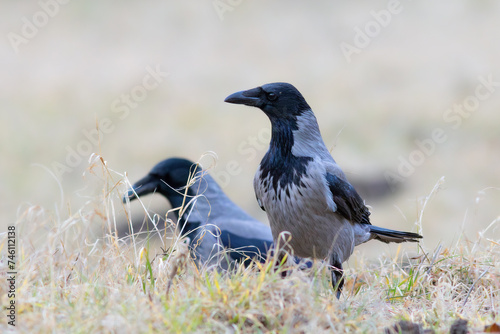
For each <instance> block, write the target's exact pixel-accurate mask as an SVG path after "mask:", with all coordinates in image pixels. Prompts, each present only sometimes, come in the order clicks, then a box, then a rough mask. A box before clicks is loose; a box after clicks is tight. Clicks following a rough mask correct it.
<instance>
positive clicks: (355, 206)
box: [326, 173, 371, 225]
mask: <svg viewBox="0 0 500 334" xmlns="http://www.w3.org/2000/svg"><path fill="white" fill-rule="evenodd" d="M326 180H327V182H328V186H329V187H330V192H331V193H332V197H333V201H334V202H335V204H336V205H337V212H338V213H339V214H340V215H342V216H343V217H344V218H346V219H347V220H349V221H351V222H353V223H359V224H369V225H371V223H370V219H369V218H368V217H369V216H370V211H368V208H367V207H366V206H365V203H364V202H363V199H362V198H361V197H360V196H359V194H358V193H357V192H356V190H355V189H354V187H353V186H351V185H350V184H349V182H347V181H344V180H342V179H340V178H338V177H337V176H335V175H333V174H330V173H326Z"/></svg>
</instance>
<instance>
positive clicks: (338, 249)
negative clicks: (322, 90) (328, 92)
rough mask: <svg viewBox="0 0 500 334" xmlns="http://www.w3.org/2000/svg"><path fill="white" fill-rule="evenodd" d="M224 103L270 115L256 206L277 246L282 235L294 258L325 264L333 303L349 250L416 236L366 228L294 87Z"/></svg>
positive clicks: (271, 87) (240, 95)
mask: <svg viewBox="0 0 500 334" xmlns="http://www.w3.org/2000/svg"><path fill="white" fill-rule="evenodd" d="M225 102H229V103H236V104H244V105H247V106H252V107H257V108H260V109H261V110H262V111H263V112H264V113H265V114H266V115H267V116H268V117H269V119H270V121H271V126H272V136H271V143H270V145H269V150H268V151H267V153H266V155H265V156H264V158H263V159H262V161H261V163H260V166H259V168H258V170H257V173H256V174H255V178H254V188H255V194H256V196H257V201H258V203H259V205H260V207H261V208H262V209H263V210H264V211H266V213H267V216H268V218H269V224H270V225H271V230H272V233H273V236H274V239H275V241H276V240H277V238H278V236H279V234H280V233H281V232H284V231H287V232H288V233H290V234H291V240H290V242H289V245H290V247H291V249H292V250H293V252H294V254H295V255H297V256H300V257H313V258H318V259H325V260H328V261H329V263H330V264H331V265H332V267H333V271H332V284H333V286H334V287H338V290H337V297H339V296H340V291H341V288H342V285H343V280H342V263H343V262H344V261H346V260H347V259H348V258H349V256H351V254H352V252H353V250H354V247H355V246H357V245H359V244H362V243H364V242H367V241H369V240H371V239H377V240H379V241H382V242H386V243H389V242H398V243H399V242H405V241H411V242H416V241H417V239H418V238H422V236H420V235H419V234H416V233H411V232H400V231H393V230H388V229H385V228H381V227H377V226H373V225H371V223H370V220H369V215H370V212H369V211H368V208H367V207H366V206H365V204H364V202H363V200H362V199H361V197H360V196H359V195H358V193H357V192H356V190H354V188H353V187H352V186H351V184H350V183H349V182H348V181H347V178H346V176H345V175H344V173H343V172H342V170H341V169H340V167H339V166H338V165H337V164H336V163H335V160H333V158H332V156H331V155H330V152H329V151H328V149H327V148H326V146H325V144H324V142H323V139H322V137H321V134H320V131H319V127H318V123H317V121H316V117H315V116H314V113H313V112H312V110H311V108H310V107H309V105H308V104H307V102H306V101H305V99H304V98H303V97H302V95H301V94H300V92H299V91H298V90H297V89H296V88H295V87H294V86H292V85H290V84H287V83H272V84H267V85H264V86H261V87H257V88H253V89H250V90H246V91H241V92H237V93H234V94H232V95H230V96H228V97H227V98H226V100H225Z"/></svg>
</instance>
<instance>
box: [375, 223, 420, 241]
mask: <svg viewBox="0 0 500 334" xmlns="http://www.w3.org/2000/svg"><path fill="white" fill-rule="evenodd" d="M370 233H371V234H372V236H373V238H374V239H377V240H379V241H382V242H385V243H390V242H396V243H401V242H418V239H422V236H421V235H420V234H418V233H413V232H402V231H395V230H389V229H386V228H382V227H378V226H373V225H370Z"/></svg>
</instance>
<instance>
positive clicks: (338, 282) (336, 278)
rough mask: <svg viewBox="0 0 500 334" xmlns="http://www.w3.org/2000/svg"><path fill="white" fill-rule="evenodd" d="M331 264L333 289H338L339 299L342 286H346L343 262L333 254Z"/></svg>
mask: <svg viewBox="0 0 500 334" xmlns="http://www.w3.org/2000/svg"><path fill="white" fill-rule="evenodd" d="M330 265H331V266H332V269H331V271H332V287H333V290H337V299H340V294H341V292H342V287H343V286H344V270H343V269H342V262H340V260H339V259H338V257H337V255H335V254H332V258H331V262H330Z"/></svg>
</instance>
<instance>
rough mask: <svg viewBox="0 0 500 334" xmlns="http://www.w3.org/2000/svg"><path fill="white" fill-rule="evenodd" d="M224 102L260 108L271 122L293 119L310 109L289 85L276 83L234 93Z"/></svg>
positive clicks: (300, 95)
mask: <svg viewBox="0 0 500 334" xmlns="http://www.w3.org/2000/svg"><path fill="white" fill-rule="evenodd" d="M224 102H228V103H235V104H244V105H247V106H251V107H257V108H260V109H261V110H262V111H263V112H264V113H265V114H266V115H267V116H268V117H269V118H271V120H273V119H290V118H293V119H295V118H296V117H297V116H300V115H301V114H302V113H303V112H304V111H305V110H310V109H311V108H310V107H309V105H308V104H307V102H306V100H305V99H304V97H303V96H302V94H300V92H299V91H298V90H297V88H295V87H294V86H292V85H291V84H289V83H284V82H276V83H270V84H266V85H263V86H260V87H257V88H252V89H249V90H245V91H241V92H236V93H234V94H231V95H229V96H228V97H227V98H226V99H225V100H224Z"/></svg>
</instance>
